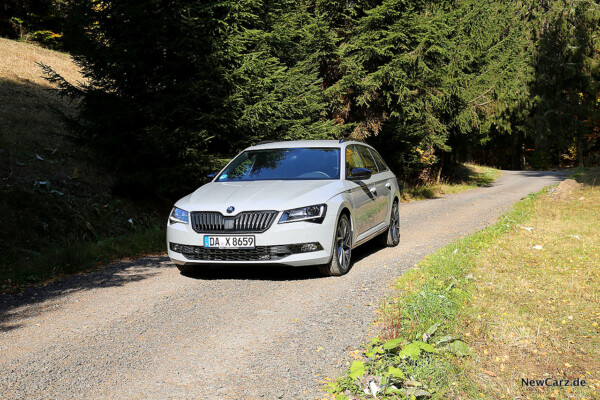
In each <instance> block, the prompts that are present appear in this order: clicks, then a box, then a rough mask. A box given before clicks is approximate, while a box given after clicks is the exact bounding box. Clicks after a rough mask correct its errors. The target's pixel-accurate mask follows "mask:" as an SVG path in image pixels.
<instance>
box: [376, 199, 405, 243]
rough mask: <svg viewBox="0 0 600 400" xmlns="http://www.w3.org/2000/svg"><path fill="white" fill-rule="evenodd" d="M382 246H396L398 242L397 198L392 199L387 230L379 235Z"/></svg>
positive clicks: (398, 217)
mask: <svg viewBox="0 0 600 400" xmlns="http://www.w3.org/2000/svg"><path fill="white" fill-rule="evenodd" d="M379 242H380V243H381V245H382V246H386V247H396V246H398V243H400V213H399V211H398V200H394V204H393V205H392V212H391V215H390V226H389V227H388V229H387V231H385V232H384V233H382V234H381V236H379Z"/></svg>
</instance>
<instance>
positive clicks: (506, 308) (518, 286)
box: [464, 181, 600, 399]
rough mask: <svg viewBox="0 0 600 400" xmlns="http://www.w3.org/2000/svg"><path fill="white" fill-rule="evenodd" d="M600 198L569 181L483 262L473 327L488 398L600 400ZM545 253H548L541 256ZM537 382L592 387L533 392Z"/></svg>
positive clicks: (477, 370) (473, 368) (478, 372)
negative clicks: (528, 383) (526, 382)
mask: <svg viewBox="0 0 600 400" xmlns="http://www.w3.org/2000/svg"><path fill="white" fill-rule="evenodd" d="M599 205H600V189H598V188H595V187H591V186H583V185H578V184H576V183H575V182H574V181H566V182H565V183H563V184H561V185H560V186H559V187H558V188H556V189H554V190H551V191H550V193H549V194H548V195H546V196H541V197H540V198H539V199H538V200H537V202H536V204H535V207H534V213H532V215H531V217H530V219H529V220H528V221H527V222H526V223H525V224H523V225H522V226H520V227H519V228H518V229H515V230H513V231H511V232H509V233H507V234H505V235H502V236H500V237H499V238H498V239H497V240H496V241H495V242H493V243H490V245H489V247H488V248H487V249H485V250H484V251H483V252H482V254H481V255H480V256H479V257H478V258H477V259H476V261H475V266H474V268H473V271H474V273H475V274H476V275H477V278H478V280H477V284H476V285H475V286H474V288H473V291H472V294H473V300H472V303H473V309H472V310H471V311H470V312H469V317H468V318H466V320H465V321H464V323H465V325H467V333H466V334H467V335H470V336H471V337H472V344H473V345H474V348H475V353H476V357H475V358H474V361H473V362H472V365H470V367H469V369H470V371H469V375H470V377H471V379H473V381H475V382H476V383H477V385H478V386H479V388H480V390H481V391H482V393H483V394H485V397H486V398H493V399H498V398H510V399H513V398H521V399H548V398H550V399H551V398H554V399H566V398H574V399H575V398H576V399H584V398H587V399H598V398H600V394H599V393H600V339H599V335H598V334H599V333H600V327H599V324H600V225H599V221H600V206H599ZM538 246H541V248H540V247H538ZM522 378H529V379H545V378H552V379H576V378H580V379H585V380H586V382H587V384H588V386H587V387H585V388H570V387H569V388H565V387H562V388H561V387H550V388H543V389H541V388H540V389H538V388H531V387H524V386H522V384H521V379H522Z"/></svg>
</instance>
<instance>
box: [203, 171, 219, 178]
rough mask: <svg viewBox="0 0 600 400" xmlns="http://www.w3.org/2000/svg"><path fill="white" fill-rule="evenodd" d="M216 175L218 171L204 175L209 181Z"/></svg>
mask: <svg viewBox="0 0 600 400" xmlns="http://www.w3.org/2000/svg"><path fill="white" fill-rule="evenodd" d="M218 173H219V171H217V172H212V173H210V174H208V175H206V177H207V178H209V179H213V178H214V177H215V176H217V174H218Z"/></svg>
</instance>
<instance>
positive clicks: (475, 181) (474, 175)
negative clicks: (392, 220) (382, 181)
mask: <svg viewBox="0 0 600 400" xmlns="http://www.w3.org/2000/svg"><path fill="white" fill-rule="evenodd" d="M500 175H502V171H500V170H498V169H496V168H491V167H485V166H480V165H475V164H459V165H458V166H457V167H456V168H455V171H454V176H453V177H452V178H451V179H445V180H443V181H442V182H440V183H439V184H426V185H417V186H410V185H402V186H403V188H402V201H414V200H424V199H432V198H436V197H439V196H441V195H444V194H453V193H460V192H464V191H465V190H470V189H475V188H478V187H482V186H486V185H489V184H491V183H493V182H494V181H495V180H496V179H498V178H499V177H500Z"/></svg>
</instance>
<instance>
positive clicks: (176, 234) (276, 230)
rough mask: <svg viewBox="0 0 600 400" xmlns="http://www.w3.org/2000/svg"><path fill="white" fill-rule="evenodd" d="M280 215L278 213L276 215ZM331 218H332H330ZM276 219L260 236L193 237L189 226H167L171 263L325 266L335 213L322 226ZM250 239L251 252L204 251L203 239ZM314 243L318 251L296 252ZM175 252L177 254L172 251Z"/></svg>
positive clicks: (205, 249) (201, 234)
mask: <svg viewBox="0 0 600 400" xmlns="http://www.w3.org/2000/svg"><path fill="white" fill-rule="evenodd" d="M280 214H281V213H280ZM332 214H333V215H332ZM279 218H280V215H277V219H276V220H275V222H274V223H273V225H271V227H270V228H269V229H268V230H267V231H265V232H263V233H253V234H248V233H233V232H232V233H224V234H221V235H219V234H212V233H211V234H203V233H196V232H195V231H194V230H193V229H192V227H191V226H190V225H189V224H182V223H175V224H169V225H168V226H167V249H168V254H169V257H170V258H171V260H172V261H173V262H174V263H176V264H180V265H188V264H204V265H211V264H212V265H215V264H282V265H290V266H305V265H319V264H326V263H328V262H329V260H330V259H331V248H332V243H333V230H334V227H335V219H336V215H335V213H327V215H326V216H325V219H324V220H323V222H322V223H320V224H318V223H312V222H302V221H300V222H291V223H286V224H278V223H277V221H279ZM205 235H210V236H231V235H244V236H245V235H252V236H254V238H255V246H256V247H255V249H248V250H244V249H239V250H238V249H208V248H205V247H204V236H205ZM303 243H318V245H319V246H318V248H319V249H318V250H316V251H309V252H300V248H299V247H298V244H303ZM174 250H178V251H174Z"/></svg>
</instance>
